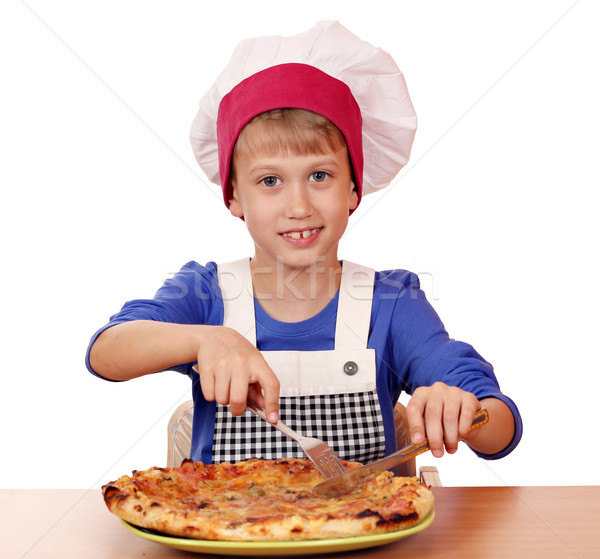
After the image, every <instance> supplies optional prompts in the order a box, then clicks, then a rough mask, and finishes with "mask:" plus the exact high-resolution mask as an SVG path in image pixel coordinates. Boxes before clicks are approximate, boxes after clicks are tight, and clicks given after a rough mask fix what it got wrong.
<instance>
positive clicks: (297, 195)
mask: <svg viewBox="0 0 600 559" xmlns="http://www.w3.org/2000/svg"><path fill="white" fill-rule="evenodd" d="M289 186H290V187H289V188H288V191H287V194H288V199H287V216H288V217H293V218H296V219H301V218H304V217H308V216H310V215H311V214H312V203H311V200H310V193H309V192H308V189H307V188H306V186H305V185H303V184H294V185H289Z"/></svg>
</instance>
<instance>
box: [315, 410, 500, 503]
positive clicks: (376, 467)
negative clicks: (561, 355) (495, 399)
mask: <svg viewBox="0 0 600 559" xmlns="http://www.w3.org/2000/svg"><path fill="white" fill-rule="evenodd" d="M488 421H489V414H488V411H487V410H486V409H485V408H481V409H480V410H479V411H478V412H476V413H475V415H474V416H473V423H472V424H471V427H470V428H469V431H472V430H473V429H477V428H478V427H481V426H482V425H485V424H486V423H487V422H488ZM428 450H429V441H428V440H427V439H425V440H424V441H423V442H422V443H420V444H413V445H410V446H407V447H404V448H403V449H401V450H398V451H397V452H394V453H393V454H390V455H389V456H386V457H385V458H381V459H380V460H375V462H371V463H370V464H365V465H364V466H359V467H358V468H355V469H354V470H350V471H349V472H346V473H345V474H341V475H339V476H334V477H332V478H330V479H327V480H325V481H322V482H321V483H318V484H317V485H315V486H314V487H313V488H312V490H313V493H315V494H316V495H319V496H321V497H339V496H340V495H344V494H345V493H348V492H349V491H351V490H352V489H354V488H355V487H357V486H358V485H360V484H361V483H363V482H364V481H366V480H367V479H369V478H370V477H372V476H374V475H375V474H377V473H379V472H385V471H386V470H389V469H390V468H393V467H394V466H397V465H398V464H402V463H403V462H406V461H407V460H411V459H412V458H414V457H415V456H418V455H419V454H423V452H427V451H428Z"/></svg>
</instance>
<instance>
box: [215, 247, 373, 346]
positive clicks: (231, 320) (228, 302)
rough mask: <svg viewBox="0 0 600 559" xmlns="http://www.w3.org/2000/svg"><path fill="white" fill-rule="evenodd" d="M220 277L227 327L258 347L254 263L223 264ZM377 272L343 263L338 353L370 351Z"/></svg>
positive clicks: (336, 332) (237, 261) (246, 261)
mask: <svg viewBox="0 0 600 559" xmlns="http://www.w3.org/2000/svg"><path fill="white" fill-rule="evenodd" d="M217 277H218V279H219V286H220V288H221V293H222V296H223V308H224V315H223V326H228V327H229V328H233V329H235V330H237V331H238V332H239V333H240V334H242V335H243V336H244V337H245V338H246V339H247V340H248V341H249V342H250V343H251V344H253V345H255V346H256V318H255V316H254V291H253V289H252V274H251V272H250V259H249V258H242V259H241V260H236V261H234V262H227V263H225V264H219V265H218V267H217ZM374 282H375V270H373V269H372V268H367V267H365V266H360V265H359V264H355V263H354V262H350V261H348V260H344V261H343V262H342V279H341V283H340V293H339V300H338V312H337V319H336V326H335V349H361V348H366V347H367V341H368V339H369V327H370V324H371V306H372V302H373V285H374Z"/></svg>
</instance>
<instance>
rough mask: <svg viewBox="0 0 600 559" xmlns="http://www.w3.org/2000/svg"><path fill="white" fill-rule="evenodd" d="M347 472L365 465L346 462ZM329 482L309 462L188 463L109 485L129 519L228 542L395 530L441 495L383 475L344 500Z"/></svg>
mask: <svg viewBox="0 0 600 559" xmlns="http://www.w3.org/2000/svg"><path fill="white" fill-rule="evenodd" d="M343 463H344V467H345V468H346V470H349V469H352V468H355V467H358V466H360V464H359V463H357V462H346V461H343ZM321 481H323V476H322V475H321V474H320V473H319V472H318V471H317V470H316V468H315V467H314V466H313V464H312V463H311V462H310V461H309V460H308V459H305V458H285V459H281V460H263V459H257V458H252V459H250V460H246V461H243V462H238V463H236V464H230V463H228V462H223V463H220V464H203V463H202V462H192V461H184V462H183V463H182V465H181V466H180V467H178V468H150V469H148V470H145V471H134V472H133V473H132V475H131V476H122V477H121V478H119V479H118V480H116V481H114V482H111V483H108V484H106V485H104V486H103V487H102V493H103V496H104V501H105V503H106V505H107V506H108V508H109V510H110V511H111V512H113V513H114V514H116V515H117V516H119V517H120V518H122V519H123V520H125V521H127V522H129V523H130V524H133V525H135V526H139V527H142V528H147V529H151V530H156V531H159V532H162V533H165V534H169V535H172V536H179V537H185V538H194V539H201V540H224V541H244V542H253V541H263V542H264V541H293V540H318V539H328V538H345V537H352V536H365V535H374V534H381V533H385V532H394V531H398V530H403V529H405V528H409V527H411V526H414V525H416V524H418V523H419V522H421V520H423V518H425V517H426V516H427V515H428V513H429V512H430V510H431V509H432V507H433V500H434V498H433V494H432V493H431V491H430V490H429V488H428V487H426V486H425V485H422V484H421V483H419V482H418V480H417V478H412V477H395V476H394V475H393V474H392V473H391V472H383V473H380V474H378V475H377V476H376V477H374V478H372V479H370V480H367V481H366V482H365V483H363V484H361V485H360V486H359V487H357V488H356V489H354V490H353V491H351V492H349V493H347V494H346V495H342V496H341V497H336V498H327V497H319V496H317V495H315V494H313V492H312V487H313V486H314V485H316V484H317V483H320V482H321Z"/></svg>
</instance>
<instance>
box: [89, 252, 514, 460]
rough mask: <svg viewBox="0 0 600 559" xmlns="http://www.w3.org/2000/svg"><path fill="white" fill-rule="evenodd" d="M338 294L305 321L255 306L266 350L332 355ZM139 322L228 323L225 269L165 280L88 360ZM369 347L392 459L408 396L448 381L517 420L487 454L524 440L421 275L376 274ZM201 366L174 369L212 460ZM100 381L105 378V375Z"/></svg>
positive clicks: (487, 367)
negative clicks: (400, 409)
mask: <svg viewBox="0 0 600 559" xmlns="http://www.w3.org/2000/svg"><path fill="white" fill-rule="evenodd" d="M337 303H338V298H337V295H336V296H335V297H334V299H332V300H331V302H330V303H329V304H328V305H327V306H326V307H325V308H324V309H323V310H322V311H321V312H319V313H318V314H317V315H315V316H313V317H311V318H309V319H308V320H304V321H301V322H295V323H288V322H280V321H277V320H275V319H273V318H272V317H270V316H269V315H268V314H267V313H266V312H264V310H263V309H262V307H261V306H260V305H259V304H258V303H256V301H255V313H256V340H257V347H258V349H260V350H262V351H269V350H299V351H301V350H327V349H333V348H334V338H335V323H336V315H337ZM131 320H156V321H161V322H173V323H180V324H211V325H220V324H222V323H223V301H222V298H221V290H220V288H219V284H218V280H217V265H216V264H215V263H214V262H209V263H208V264H206V266H202V265H200V264H198V263H196V262H189V263H187V264H186V265H185V266H183V268H182V269H181V270H180V271H179V272H178V273H177V274H175V275H174V276H173V277H172V278H169V279H168V280H166V281H165V283H164V285H163V286H162V287H161V288H160V289H159V290H158V292H157V293H156V295H155V296H154V298H153V299H143V300H134V301H129V302H128V303H126V304H125V305H124V306H123V308H122V309H121V311H119V312H118V313H117V314H115V315H114V316H112V317H111V318H110V321H109V322H108V324H106V325H105V326H103V327H102V328H101V329H100V330H99V331H98V332H96V333H95V334H94V336H93V337H92V340H91V342H90V345H89V347H88V352H87V356H86V364H87V367H88V369H89V370H90V371H91V372H92V373H94V374H96V373H95V372H94V371H93V370H92V368H91V366H90V362H89V352H90V348H91V346H92V345H93V343H94V341H95V340H96V338H97V337H98V336H99V335H100V333H101V332H103V331H104V330H105V329H107V328H109V327H111V326H114V325H116V324H120V323H123V322H128V321H131ZM368 347H369V348H372V349H374V350H375V353H376V355H377V393H378V396H379V401H380V405H381V410H382V414H383V422H384V430H385V436H386V441H387V442H386V454H389V453H390V452H393V451H394V450H395V429H394V418H393V408H394V405H395V403H396V401H397V400H398V397H399V396H400V393H401V392H402V391H404V392H407V393H408V394H412V392H413V391H414V390H415V389H416V388H418V387H420V386H430V385H431V384H433V383H434V382H437V381H440V382H443V383H445V384H448V385H450V386H457V387H459V388H462V389H463V390H466V391H468V392H471V393H473V394H474V395H475V396H477V398H479V399H482V398H487V397H494V398H498V399H500V400H502V401H503V402H505V403H506V404H507V405H508V407H509V408H510V410H511V411H512V414H513V417H514V419H515V435H514V437H513V440H512V441H511V443H510V444H509V445H508V446H507V447H506V448H505V449H504V450H502V451H501V452H499V453H497V454H493V455H483V454H480V453H477V454H478V455H479V456H482V457H483V458H487V459H496V458H501V457H503V456H506V455H507V454H508V453H510V452H511V451H512V450H513V449H514V448H515V447H516V446H517V444H518V443H519V440H520V439H521V435H522V421H521V416H520V414H519V411H518V409H517V406H516V405H515V403H514V402H513V401H512V400H511V399H510V398H508V397H507V396H505V395H504V394H502V392H501V391H500V387H499V385H498V381H497V380H496V377H495V375H494V371H493V368H492V366H491V364H490V363H488V362H487V361H485V359H483V357H481V356H480V355H479V354H478V353H477V352H476V351H475V349H474V348H473V347H472V346H470V345H468V344H466V343H463V342H460V341H457V340H453V339H452V338H450V337H449V335H448V333H447V332H446V330H445V328H444V325H443V324H442V322H441V320H440V318H439V317H438V315H437V313H436V312H435V310H434V309H433V307H432V306H431V305H430V304H429V302H428V301H427V299H426V297H425V294H424V292H423V291H422V290H421V289H420V286H419V279H418V277H417V276H416V275H415V274H413V273H411V272H407V271H405V270H388V271H382V272H376V274H375V286H374V292H373V306H372V311H371V325H370V331H369V342H368ZM192 365H193V363H182V364H180V365H177V366H175V367H173V368H172V369H173V370H177V371H179V372H181V373H184V374H186V375H188V376H189V377H190V379H191V381H192V394H193V398H194V402H195V406H194V429H193V440H192V459H194V460H201V461H203V462H207V463H208V462H210V460H211V453H210V449H211V447H212V437H213V429H214V417H215V404H214V402H207V401H206V400H205V399H204V397H203V395H202V390H201V388H200V382H199V379H198V375H197V374H196V373H194V372H193V371H192V369H191V366H192ZM97 376H99V375H97Z"/></svg>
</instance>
